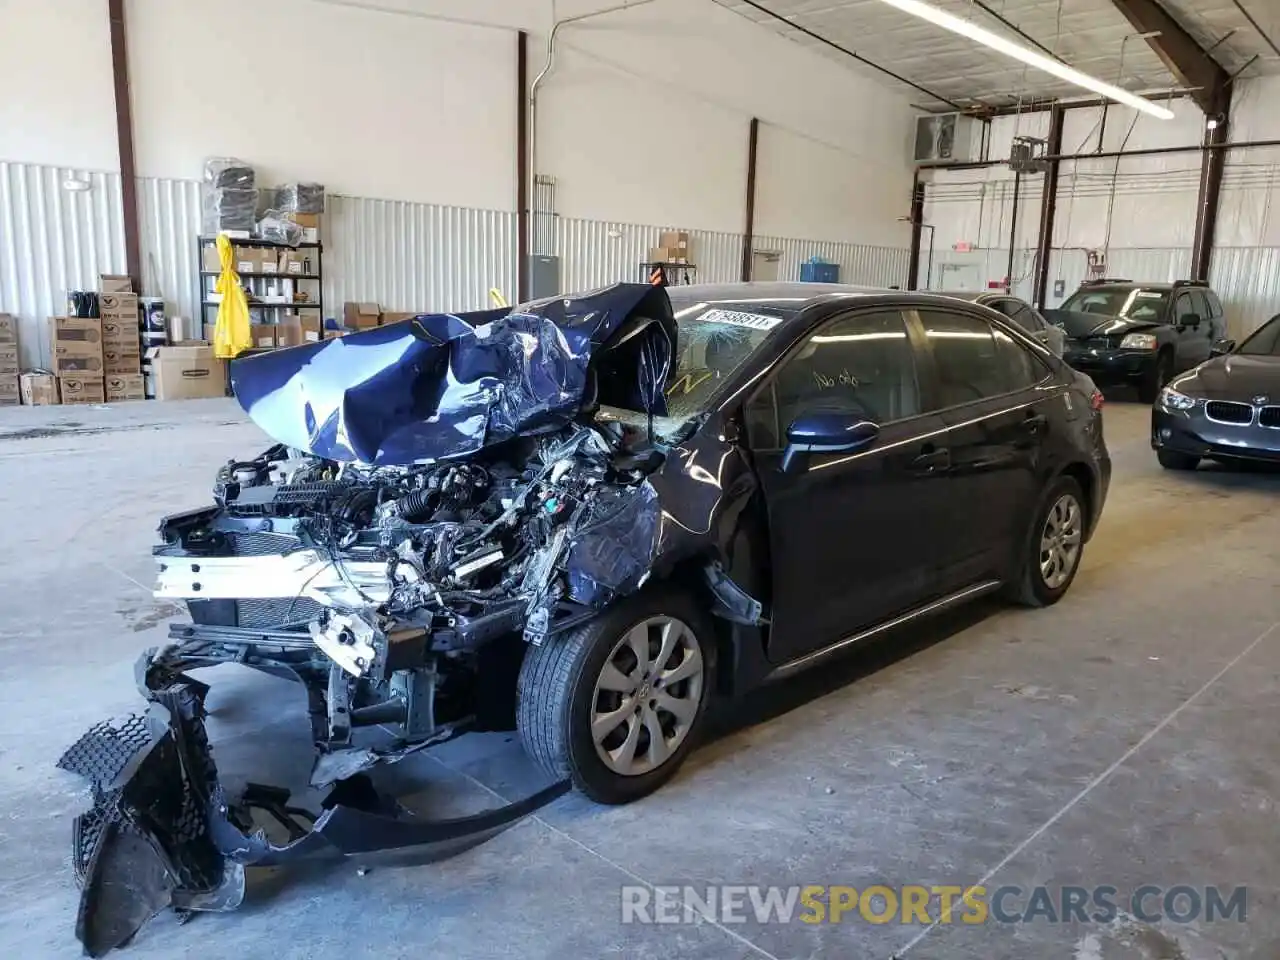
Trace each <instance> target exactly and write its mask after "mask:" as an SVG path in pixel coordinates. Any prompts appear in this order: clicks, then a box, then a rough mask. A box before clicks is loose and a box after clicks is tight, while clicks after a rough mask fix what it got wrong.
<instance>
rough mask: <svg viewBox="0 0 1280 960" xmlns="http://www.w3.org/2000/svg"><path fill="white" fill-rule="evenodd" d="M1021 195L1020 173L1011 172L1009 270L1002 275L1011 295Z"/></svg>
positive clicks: (1005, 287)
mask: <svg viewBox="0 0 1280 960" xmlns="http://www.w3.org/2000/svg"><path fill="white" fill-rule="evenodd" d="M1021 193H1022V171H1021V170H1015V171H1014V172H1013V212H1012V214H1011V215H1010V217H1009V268H1008V270H1006V271H1005V275H1004V289H1005V292H1006V293H1013V254H1014V251H1015V250H1016V249H1017V243H1018V199H1019V195H1020V194H1021Z"/></svg>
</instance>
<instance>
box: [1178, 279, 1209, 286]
mask: <svg viewBox="0 0 1280 960" xmlns="http://www.w3.org/2000/svg"><path fill="white" fill-rule="evenodd" d="M1173 285H1174V286H1175V287H1207V286H1209V281H1208V280H1175V281H1173Z"/></svg>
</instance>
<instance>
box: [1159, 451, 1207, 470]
mask: <svg viewBox="0 0 1280 960" xmlns="http://www.w3.org/2000/svg"><path fill="white" fill-rule="evenodd" d="M1156 459H1157V460H1159V461H1160V466H1162V467H1164V468H1165V469H1166V470H1194V469H1195V468H1196V467H1198V466H1200V458H1199V457H1197V456H1195V455H1193V454H1190V453H1179V452H1178V451H1177V450H1157V451H1156Z"/></svg>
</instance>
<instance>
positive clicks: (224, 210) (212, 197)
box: [200, 182, 258, 237]
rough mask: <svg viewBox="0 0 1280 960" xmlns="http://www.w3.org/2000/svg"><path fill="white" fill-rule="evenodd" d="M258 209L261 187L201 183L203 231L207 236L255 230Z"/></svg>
mask: <svg viewBox="0 0 1280 960" xmlns="http://www.w3.org/2000/svg"><path fill="white" fill-rule="evenodd" d="M257 209H258V191H257V190H241V189H238V188H235V187H214V186H210V185H209V184H208V183H207V182H206V183H204V184H202V186H201V191H200V215H201V230H202V232H203V233H204V235H205V236H206V237H213V236H217V235H218V234H219V233H223V232H226V231H230V230H244V231H252V230H253V225H254V218H255V214H256V213H257Z"/></svg>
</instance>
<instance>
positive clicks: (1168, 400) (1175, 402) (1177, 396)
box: [1158, 387, 1196, 413]
mask: <svg viewBox="0 0 1280 960" xmlns="http://www.w3.org/2000/svg"><path fill="white" fill-rule="evenodd" d="M1158 402H1159V404H1160V409H1162V410H1167V411H1169V412H1170V413H1172V412H1173V411H1175V410H1190V409H1191V408H1192V407H1194V406H1195V405H1196V398H1195V397H1188V396H1187V395H1186V394H1185V393H1179V392H1178V391H1177V390H1175V389H1173V387H1165V388H1164V389H1163V390H1161V391H1160V399H1159V401H1158Z"/></svg>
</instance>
